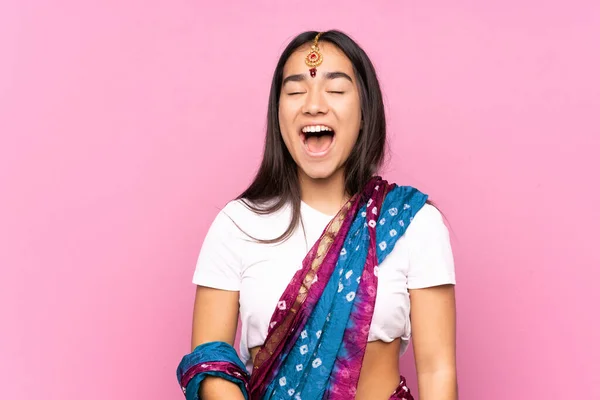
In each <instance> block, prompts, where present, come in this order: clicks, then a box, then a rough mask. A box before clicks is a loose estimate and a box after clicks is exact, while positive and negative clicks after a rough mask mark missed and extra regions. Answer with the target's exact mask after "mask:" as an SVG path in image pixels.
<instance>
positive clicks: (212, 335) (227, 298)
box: [192, 286, 244, 400]
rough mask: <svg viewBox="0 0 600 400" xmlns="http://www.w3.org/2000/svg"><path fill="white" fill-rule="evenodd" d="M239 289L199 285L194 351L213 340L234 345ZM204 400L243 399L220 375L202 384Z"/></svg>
mask: <svg viewBox="0 0 600 400" xmlns="http://www.w3.org/2000/svg"><path fill="white" fill-rule="evenodd" d="M238 302H239V292H237V291H228V290H220V289H212V288H208V287H204V286H197V288H196V300H195V302H194V318H193V327H192V350H194V349H195V348H196V346H198V345H200V344H203V343H207V342H214V341H221V342H226V343H229V344H230V345H232V346H233V342H234V340H235V333H236V330H237V322H238V309H239V306H238ZM200 397H201V398H202V400H220V399H227V400H244V395H243V394H242V391H241V390H240V388H239V387H238V386H237V385H236V384H235V383H232V382H229V381H227V380H225V379H222V378H218V377H207V378H205V379H204V380H203V381H202V383H201V384H200Z"/></svg>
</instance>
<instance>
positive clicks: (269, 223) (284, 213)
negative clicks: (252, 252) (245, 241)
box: [213, 199, 291, 238]
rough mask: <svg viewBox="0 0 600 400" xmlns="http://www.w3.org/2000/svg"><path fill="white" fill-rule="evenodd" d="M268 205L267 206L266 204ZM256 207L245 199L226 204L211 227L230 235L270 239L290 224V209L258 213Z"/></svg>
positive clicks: (283, 208) (287, 207)
mask: <svg viewBox="0 0 600 400" xmlns="http://www.w3.org/2000/svg"><path fill="white" fill-rule="evenodd" d="M267 205H268V204H267ZM257 206H260V207H261V208H262V207H263V206H264V204H261V205H257V204H255V203H252V202H250V201H248V200H245V199H236V200H232V201H230V202H228V203H227V204H226V205H225V206H224V207H223V208H222V209H221V210H220V211H219V212H218V214H217V216H216V217H215V219H214V222H213V226H214V229H215V230H218V231H228V232H229V233H230V235H233V236H241V237H244V238H247V237H248V235H249V236H251V237H254V238H264V237H267V238H270V237H272V236H273V234H274V232H279V231H280V230H281V229H283V231H285V228H286V227H287V226H288V225H289V223H290V217H291V211H290V207H289V206H287V205H284V206H283V207H282V208H281V209H279V210H277V211H273V212H270V213H262V212H258V211H257V209H256V207H257Z"/></svg>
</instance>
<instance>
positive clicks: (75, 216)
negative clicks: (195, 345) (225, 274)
mask: <svg viewBox="0 0 600 400" xmlns="http://www.w3.org/2000/svg"><path fill="white" fill-rule="evenodd" d="M201 3H202V4H201ZM598 4H599V3H598V2H594V1H587V2H584V1H579V2H577V1H571V2H567V1H564V2H557V1H554V2H552V1H550V2H549V1H528V2H522V1H496V2H487V1H486V2H483V1H457V2H452V4H450V3H448V2H446V1H439V0H438V1H429V2H422V1H421V2H409V1H401V2H392V1H389V2H381V3H373V2H372V3H369V5H368V6H367V3H365V2H363V1H343V2H333V1H326V2H314V1H285V2H282V1H270V2H267V1H261V2H238V4H236V5H235V6H234V5H232V3H231V2H215V1H211V2H198V1H168V2H167V1H148V0H146V1H141V0H138V1H116V0H113V1H108V0H104V1H93V2H89V1H75V0H72V1H67V0H62V1H61V0H56V1H53V2H49V1H17V0H9V1H6V0H5V1H3V2H2V3H1V5H0V132H1V134H2V136H1V139H2V141H1V142H0V202H1V206H0V268H1V269H0V274H1V275H0V285H1V290H0V307H1V308H0V311H1V314H0V322H1V323H2V329H1V331H0V332H1V333H0V334H1V340H0V398H3V399H11V400H19V399H31V398H32V397H41V398H44V399H47V400H65V399H82V398H85V399H87V400H95V399H157V400H162V399H178V398H183V396H182V395H181V393H180V392H179V389H178V387H177V384H176V379H175V368H176V366H177V363H178V362H179V360H180V357H181V356H182V355H183V354H184V352H186V351H187V350H188V346H189V337H190V319H191V312H192V301H193V294H194V287H193V285H192V284H191V277H192V272H193V268H194V264H195V261H196V257H197V253H198V251H199V248H200V245H201V243H202V239H203V237H204V234H205V232H206V230H207V228H208V225H209V223H210V222H211V220H212V218H213V217H214V215H215V213H216V212H217V210H218V207H220V206H222V205H223V204H224V203H225V202H226V201H227V200H228V199H230V198H232V197H234V196H235V195H236V194H237V193H238V192H240V191H241V190H242V189H243V187H244V185H246V184H247V183H248V182H249V180H250V178H251V176H252V174H253V172H254V170H255V168H256V166H257V164H258V161H259V158H260V152H261V149H262V142H263V130H264V126H265V113H266V104H267V96H268V90H269V82H270V77H271V74H272V70H273V68H274V65H275V62H276V59H277V57H278V54H279V53H280V51H281V50H282V49H283V47H284V45H285V44H286V43H287V41H288V40H289V39H290V38H291V37H292V36H293V35H294V34H296V33H299V32H300V31H303V30H308V29H318V30H325V29H329V28H339V29H342V30H345V31H347V32H348V33H350V34H351V35H353V36H354V37H355V38H356V39H357V40H358V41H359V42H360V43H361V44H362V45H363V46H364V47H365V48H366V50H367V51H368V53H369V54H370V55H371V57H372V59H373V61H374V63H375V64H376V67H377V68H378V71H379V74H380V78H381V82H382V85H383V89H384V91H385V99H386V104H387V109H388V115H389V126H390V136H391V148H392V152H393V159H392V161H391V162H390V164H389V167H388V169H387V173H386V176H387V177H388V178H389V179H391V180H395V181H397V182H400V183H404V184H412V185H415V186H417V187H419V188H420V189H422V190H424V191H426V192H429V193H430V194H431V195H432V196H433V198H434V199H435V200H436V201H437V202H438V203H439V205H440V206H441V208H442V209H443V211H444V212H445V214H446V216H447V217H448V218H449V221H450V227H451V229H452V231H453V243H454V249H455V256H456V266H457V277H458V281H459V284H458V288H457V296H458V299H457V302H458V312H459V321H458V322H459V324H458V371H459V380H460V392H461V399H462V400H477V399H486V400H500V399H506V398H511V399H554V398H573V399H575V398H576V399H600V378H598V376H599V374H600V367H599V365H600V364H599V362H600V361H599V360H600V346H599V344H598V342H599V338H600V326H599V322H598V316H599V315H600V314H599V311H598V306H599V305H600V296H599V294H598V281H599V280H600V256H599V254H600V252H599V251H598V239H599V236H600V235H599V234H598V225H599V222H600V211H599V207H598V203H599V202H600V191H599V189H598V181H599V177H598V175H599V172H600V165H599V158H600V157H599V155H598V152H599V150H600V139H599V138H600V128H599V123H598V112H599V108H600V84H599V78H598V71H600V56H599V54H600V45H599V43H600V41H599V40H598V38H599V37H600V6H599V5H598ZM401 365H402V368H403V370H404V372H405V373H406V374H407V375H408V378H409V380H410V382H412V386H413V387H415V379H416V378H415V374H414V367H413V362H412V358H411V355H410V354H409V355H408V356H407V357H406V358H403V360H402V362H401ZM34 393H35V395H34ZM512 393H515V394H512Z"/></svg>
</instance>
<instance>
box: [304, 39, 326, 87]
mask: <svg viewBox="0 0 600 400" xmlns="http://www.w3.org/2000/svg"><path fill="white" fill-rule="evenodd" d="M322 33H323V32H319V33H318V34H317V36H315V41H314V43H313V45H312V46H311V47H310V52H309V53H308V55H307V56H306V59H305V60H304V61H305V62H306V65H308V66H309V67H310V70H309V71H310V76H312V77H313V78H314V77H315V76H316V75H317V67H318V66H319V65H321V63H322V62H323V54H321V51H320V50H319V37H321V34H322Z"/></svg>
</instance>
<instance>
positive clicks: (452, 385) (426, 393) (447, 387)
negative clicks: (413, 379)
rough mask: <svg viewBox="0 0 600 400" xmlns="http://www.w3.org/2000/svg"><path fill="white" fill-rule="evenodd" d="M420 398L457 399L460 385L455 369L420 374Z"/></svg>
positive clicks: (428, 399)
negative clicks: (458, 384)
mask: <svg viewBox="0 0 600 400" xmlns="http://www.w3.org/2000/svg"><path fill="white" fill-rule="evenodd" d="M418 383H419V399H420V400H457V399H458V386H457V382H456V371H455V370H443V371H436V372H428V373H422V374H418Z"/></svg>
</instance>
